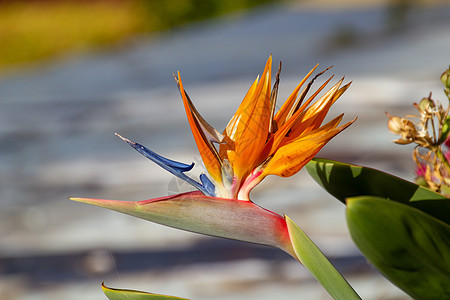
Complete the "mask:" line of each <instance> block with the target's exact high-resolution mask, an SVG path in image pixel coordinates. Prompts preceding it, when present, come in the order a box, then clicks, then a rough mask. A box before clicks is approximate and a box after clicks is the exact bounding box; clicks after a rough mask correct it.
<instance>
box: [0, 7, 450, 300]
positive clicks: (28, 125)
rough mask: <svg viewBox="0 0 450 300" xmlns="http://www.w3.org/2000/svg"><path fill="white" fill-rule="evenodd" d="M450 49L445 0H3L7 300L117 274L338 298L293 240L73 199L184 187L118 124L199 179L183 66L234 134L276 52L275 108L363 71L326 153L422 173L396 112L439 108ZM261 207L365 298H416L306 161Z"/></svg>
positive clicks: (0, 151)
mask: <svg viewBox="0 0 450 300" xmlns="http://www.w3.org/2000/svg"><path fill="white" fill-rule="evenodd" d="M449 49H450V5H449V4H448V3H447V1H437V0H436V1H432V0H427V1H425V0H423V1H406V0H391V1H382V0H370V1H364V2H363V3H361V2H360V1H356V0H345V1H338V2H336V1H331V0H319V1H307V0H303V1H293V0H292V1H256V0H246V1H237V0H226V1H225V0H224V1H212V0H207V1H206V0H205V1H195V0H172V1H145V0H134V1H132V0H130V1H126V0H115V1H113V0H103V1H87V0H86V1H56V0H45V1H38V0H35V1H24V0H23V1H17V0H16V1H5V0H3V1H0V137H1V139H0V141H1V142H0V298H1V299H27V300H28V299H33V300H34V299H36V300H37V299H39V300H40V299H106V297H105V296H104V295H103V293H102V291H101V288H100V285H101V282H102V281H105V282H106V284H107V285H109V286H112V287H117V288H132V289H139V290H146V291H151V292H155V293H164V294H170V295H176V296H183V297H186V298H191V299H197V300H200V299H273V298H274V296H275V295H276V297H277V299H292V298H293V297H296V298H301V299H328V298H329V296H328V295H327V294H326V292H325V291H324V290H323V289H322V288H321V287H320V285H319V284H317V283H316V282H315V280H314V279H313V278H312V277H311V276H310V275H309V273H308V272H307V271H306V270H305V269H304V268H302V267H301V266H300V265H299V264H298V263H297V262H296V261H294V260H293V259H291V258H290V257H289V256H288V255H286V254H284V253H282V252H281V251H280V250H277V249H271V248H268V247H263V246H257V245H250V244H246V243H240V242H235V241H229V240H223V239H216V238H210V237H205V236H201V235H197V234H192V233H187V232H183V231H178V230H175V229H171V228H166V227H163V226H160V225H156V224H153V223H150V222H146V221H143V220H138V219H136V218H132V217H129V216H126V215H122V214H119V213H115V212H111V211H106V210H104V209H100V208H96V207H91V206H88V205H84V204H80V203H74V202H71V201H69V200H67V197H69V196H79V197H93V198H110V199H124V200H143V199H149V198H153V197H159V196H164V195H167V194H173V193H177V192H179V191H184V190H186V188H187V187H185V186H183V185H180V184H179V183H178V182H177V181H176V180H175V179H174V178H172V176H171V175H170V174H168V173H166V172H165V171H164V170H162V169H160V168H158V167H157V166H156V165H154V164H152V163H151V162H150V161H148V160H146V159H145V158H144V157H142V156H140V155H139V154H137V153H136V152H135V151H134V150H133V149H131V148H129V147H128V146H127V145H126V144H125V143H123V142H122V141H120V140H119V139H118V138H117V137H115V136H114V132H118V133H120V134H122V135H123V136H125V137H128V138H130V139H131V140H134V141H136V142H140V143H142V144H144V145H146V146H148V147H149V148H151V149H152V150H154V151H156V152H158V153H160V154H162V155H165V156H167V157H169V158H172V159H175V160H179V161H183V162H186V163H190V162H196V163H198V164H197V167H196V170H197V172H198V171H201V168H202V167H201V163H199V162H200V156H199V154H198V153H197V150H196V146H195V143H194V141H193V139H192V136H191V133H190V130H189V128H188V125H187V120H186V117H185V114H184V110H183V106H182V103H181V100H180V97H179V93H178V91H177V88H176V85H175V83H174V81H173V77H172V73H173V72H176V71H177V70H179V71H180V72H181V76H182V78H183V83H184V86H185V88H186V89H187V91H188V92H189V94H190V96H191V98H192V99H193V101H194V103H195V104H196V106H197V108H198V110H199V111H200V112H201V113H202V115H203V116H204V117H205V118H206V119H207V120H208V121H209V122H210V123H212V124H213V125H214V126H215V127H216V128H217V129H219V130H222V129H223V128H224V126H225V125H226V124H227V122H228V120H229V118H230V117H231V116H232V114H233V113H234V111H235V110H236V108H237V106H238V105H239V103H240V101H241V100H242V98H243V96H244V95H245V93H246V91H247V89H248V87H249V86H250V84H251V83H252V82H253V80H254V79H255V77H256V76H257V75H258V74H260V73H261V72H262V70H263V67H264V64H265V62H266V59H267V58H268V56H269V55H270V54H271V53H272V54H273V59H274V64H277V63H278V61H282V62H283V70H282V73H281V83H280V89H279V97H278V99H279V102H280V103H282V101H283V100H284V99H285V98H286V97H287V96H288V95H289V94H290V92H291V91H292V90H293V88H294V87H295V86H296V84H297V83H298V82H299V81H300V80H301V78H303V76H304V75H305V74H306V73H307V72H308V71H309V70H310V69H311V68H312V67H313V66H314V65H315V64H316V63H320V64H321V66H319V69H320V68H321V67H322V69H325V68H326V67H328V66H330V65H334V67H333V69H332V70H331V71H329V72H328V73H329V74H336V79H335V80H334V81H333V83H334V82H336V81H337V80H338V79H339V78H340V77H341V76H344V75H345V76H346V82H347V81H353V84H352V87H351V88H350V89H349V90H348V91H347V92H346V93H345V94H344V96H343V97H342V98H341V99H340V100H339V102H338V103H336V105H335V106H334V107H333V109H332V110H331V113H330V117H333V116H336V115H338V114H340V113H342V112H345V114H346V117H345V120H351V119H353V118H354V117H356V116H357V117H358V120H357V122H356V123H355V124H354V125H352V126H351V127H350V128H349V129H347V130H346V131H344V132H343V133H341V134H340V135H338V136H337V137H336V138H335V139H333V140H332V141H331V142H330V143H329V144H328V145H327V146H326V147H325V148H324V149H323V150H322V151H321V153H320V154H319V156H320V157H326V158H331V159H336V160H341V161H345V162H349V163H356V164H361V165H365V166H370V167H374V168H378V169H382V170H384V171H387V172H389V173H393V174H396V175H398V176H401V177H403V178H406V179H409V180H413V179H414V164H413V162H412V159H411V151H412V149H411V147H408V146H398V145H394V144H393V143H391V140H392V139H394V138H395V137H394V136H392V135H391V134H390V133H389V132H388V130H387V127H386V123H387V118H386V116H385V112H386V111H388V112H389V113H390V114H393V115H396V114H397V115H405V114H411V113H414V109H413V108H412V103H413V102H417V101H420V99H421V98H422V97H425V96H428V94H429V93H430V92H432V93H433V96H434V99H440V100H441V101H444V99H445V98H444V97H445V96H444V94H443V92H442V86H441V83H440V81H439V77H440V74H441V73H442V72H443V71H444V70H445V69H446V68H447V67H448V65H449V63H450V54H449ZM326 78H327V77H325V76H324V79H326ZM324 79H323V80H324ZM323 80H322V81H323ZM318 86H320V80H319V81H318V83H317V85H316V87H318ZM252 199H253V200H254V201H255V202H256V203H258V204H260V205H262V206H264V207H266V208H268V209H271V210H274V211H276V212H278V213H284V214H287V215H289V216H290V217H291V218H292V219H293V220H294V221H295V222H296V223H297V224H298V225H299V226H300V227H301V228H302V229H303V230H304V231H305V232H306V233H307V234H308V235H310V237H311V238H312V239H313V240H314V241H315V242H316V243H317V245H318V246H319V247H320V248H321V250H322V251H323V252H324V253H325V254H326V255H327V256H328V257H329V258H330V260H331V261H332V262H333V264H334V265H335V266H336V267H337V268H338V270H340V271H341V272H342V273H343V274H344V276H345V277H346V278H347V279H348V281H349V282H350V283H351V285H352V286H353V287H354V288H355V289H356V291H357V292H358V293H359V294H360V295H361V297H362V298H363V299H408V297H406V296H405V294H404V293H403V292H402V291H400V290H399V289H397V288H396V287H395V286H393V285H391V284H390V283H389V282H388V281H387V280H385V279H384V278H383V277H382V276H381V275H379V274H378V273H377V272H376V271H375V270H374V269H373V268H372V267H370V266H369V265H368V264H367V262H366V261H365V259H364V258H363V257H362V256H361V254H360V252H359V251H358V249H357V248H356V247H355V246H354V245H353V242H352V241H351V238H350V237H349V234H348V231H347V228H346V222H345V207H344V206H343V205H342V204H340V203H338V201H337V200H335V199H333V198H332V197H331V196H330V195H328V194H326V193H325V192H324V191H322V190H321V189H320V188H319V186H318V185H317V184H316V183H314V182H313V181H312V179H310V177H309V175H308V174H307V173H306V172H305V171H301V172H300V173H299V174H297V175H296V176H294V177H292V178H289V179H285V178H284V179H283V178H278V177H270V178H268V179H266V180H265V182H263V184H262V185H261V186H259V187H258V188H257V189H256V190H255V191H254V192H253V193H252ZM327 297H328V298H327Z"/></svg>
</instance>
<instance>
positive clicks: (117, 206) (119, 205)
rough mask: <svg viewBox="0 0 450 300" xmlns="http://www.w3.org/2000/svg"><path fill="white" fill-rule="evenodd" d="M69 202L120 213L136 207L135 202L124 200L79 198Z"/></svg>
mask: <svg viewBox="0 0 450 300" xmlns="http://www.w3.org/2000/svg"><path fill="white" fill-rule="evenodd" d="M69 200H71V201H75V202H80V203H86V204H91V205H95V206H99V207H103V208H108V209H111V210H116V211H120V212H123V211H124V209H125V208H129V207H131V206H134V205H136V202H135V201H122V200H107V199H94V198H79V197H69Z"/></svg>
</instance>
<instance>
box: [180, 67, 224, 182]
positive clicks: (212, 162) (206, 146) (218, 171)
mask: <svg viewBox="0 0 450 300" xmlns="http://www.w3.org/2000/svg"><path fill="white" fill-rule="evenodd" d="M176 81H177V84H178V88H179V90H180V94H181V98H182V99H183V103H184V108H185V110H186V115H187V118H188V121H189V125H190V127H191V130H192V134H193V135H194V139H195V142H196V144H197V148H198V151H199V152H200V155H201V157H202V160H203V163H204V164H205V167H206V169H207V170H208V173H209V175H211V177H212V178H213V180H214V181H215V182H216V183H222V164H221V160H220V158H219V155H218V154H217V151H216V148H214V146H213V145H212V143H211V141H210V139H220V138H221V137H219V136H217V135H216V136H215V137H214V135H215V132H214V131H215V130H214V131H213V130H212V127H211V126H210V125H209V124H208V123H207V122H206V121H205V120H204V119H203V118H202V117H201V115H200V114H199V113H198V111H197V110H196V109H195V107H194V105H193V104H192V102H191V101H190V99H189V98H188V96H187V94H186V92H185V91H184V88H183V82H182V81H181V77H180V72H178V78H176ZM205 132H206V133H205ZM219 188H220V187H219Z"/></svg>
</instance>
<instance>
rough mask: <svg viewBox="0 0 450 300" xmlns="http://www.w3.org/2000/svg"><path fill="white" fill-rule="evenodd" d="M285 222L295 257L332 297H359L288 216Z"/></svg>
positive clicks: (346, 299)
mask: <svg viewBox="0 0 450 300" xmlns="http://www.w3.org/2000/svg"><path fill="white" fill-rule="evenodd" d="M285 218H286V224H287V227H288V231H289V236H290V239H291V243H292V247H293V248H294V252H295V254H296V255H297V259H298V260H299V261H300V262H301V263H302V264H303V265H304V266H305V267H306V268H307V269H308V270H309V272H310V273H311V274H312V275H313V276H314V277H315V278H316V279H317V280H318V281H319V282H320V283H321V284H322V286H323V287H324V288H325V289H326V290H327V291H328V293H329V294H330V295H331V296H332V297H333V298H334V299H343V300H351V299H361V298H360V297H359V296H358V294H357V293H356V292H355V291H354V290H353V288H352V287H351V286H350V285H349V284H348V282H347V281H346V280H345V279H344V277H342V275H341V274H340V273H339V272H338V271H337V270H336V269H335V268H334V266H333V265H332V264H331V263H330V261H329V260H328V259H327V258H326V257H325V255H324V254H323V253H322V252H321V251H320V250H319V248H317V246H316V245H315V244H314V243H313V241H311V239H310V238H309V237H308V236H307V235H306V234H305V233H304V232H303V231H302V230H301V229H300V228H299V227H298V226H297V225H296V224H295V223H294V222H293V221H292V220H291V219H290V218H289V217H288V216H285Z"/></svg>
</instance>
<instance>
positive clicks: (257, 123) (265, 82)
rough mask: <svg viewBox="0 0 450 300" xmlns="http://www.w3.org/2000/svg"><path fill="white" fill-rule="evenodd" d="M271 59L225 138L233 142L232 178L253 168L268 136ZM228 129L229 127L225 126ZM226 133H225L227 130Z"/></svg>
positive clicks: (243, 103)
mask: <svg viewBox="0 0 450 300" xmlns="http://www.w3.org/2000/svg"><path fill="white" fill-rule="evenodd" d="M271 69H272V57H271V56H270V57H269V59H268V60H267V63H266V67H265V69H264V72H263V74H262V76H261V79H260V80H259V82H258V84H257V85H256V87H253V86H252V87H251V88H250V90H249V93H247V95H246V97H245V98H244V101H243V102H242V104H241V105H240V106H239V109H238V111H237V112H236V114H235V115H234V116H233V118H232V122H231V124H232V126H231V127H230V128H232V130H231V131H230V133H229V134H227V135H228V136H229V137H230V139H232V140H233V141H234V147H235V149H234V157H231V156H228V158H229V160H230V163H231V164H232V166H233V169H234V173H235V177H237V178H238V179H242V178H244V177H245V176H246V174H247V173H248V172H250V171H251V170H252V169H253V168H254V167H255V162H256V161H258V160H259V156H260V153H261V151H262V149H263V148H264V145H265V143H266V140H267V136H268V133H269V124H270V118H271V115H270V113H271V110H270V79H271V75H270V73H271ZM227 129H228V126H227ZM227 131H228V130H227Z"/></svg>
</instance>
